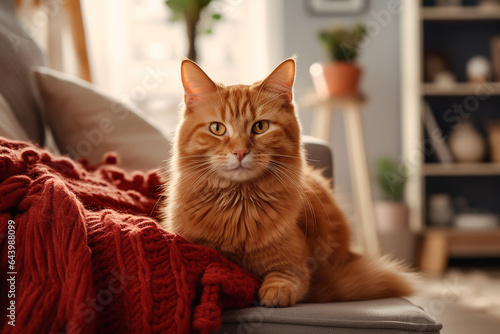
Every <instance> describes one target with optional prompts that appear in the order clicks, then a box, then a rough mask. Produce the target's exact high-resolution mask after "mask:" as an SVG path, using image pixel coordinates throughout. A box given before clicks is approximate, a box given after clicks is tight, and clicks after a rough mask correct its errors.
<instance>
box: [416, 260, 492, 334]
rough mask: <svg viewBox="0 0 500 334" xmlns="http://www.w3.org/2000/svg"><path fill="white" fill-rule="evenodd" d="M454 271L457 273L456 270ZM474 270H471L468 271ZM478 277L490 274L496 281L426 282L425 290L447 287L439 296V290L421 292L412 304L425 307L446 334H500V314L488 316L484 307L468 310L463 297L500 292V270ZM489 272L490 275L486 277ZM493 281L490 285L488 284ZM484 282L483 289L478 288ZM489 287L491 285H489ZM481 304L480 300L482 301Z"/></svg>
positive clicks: (451, 279) (443, 280)
mask: <svg viewBox="0 0 500 334" xmlns="http://www.w3.org/2000/svg"><path fill="white" fill-rule="evenodd" d="M452 270H457V269H456V268H452ZM467 270H470V269H467ZM473 272H475V273H476V278H477V276H481V275H488V276H490V277H492V279H493V280H479V281H480V282H478V280H477V279H474V278H471V279H470V280H468V279H467V278H466V279H463V278H459V279H456V278H453V276H451V277H452V278H450V276H443V278H441V279H432V280H426V282H427V283H428V284H424V286H423V289H426V288H427V289H429V290H432V289H435V288H436V286H439V285H441V287H444V288H443V289H442V291H440V292H439V293H438V292H437V291H435V290H434V291H421V293H420V294H418V295H417V296H415V297H412V298H410V299H411V300H412V302H414V303H415V304H417V305H419V306H421V307H423V308H424V309H425V310H426V311H427V313H428V314H429V315H431V316H432V317H433V318H434V319H436V320H437V321H439V322H441V323H442V324H443V329H442V330H441V333H442V334H470V333H477V334H498V333H500V331H499V328H500V313H496V314H495V313H488V312H486V311H484V310H481V308H473V307H472V308H471V307H466V306H465V305H464V303H463V300H462V299H463V298H462V299H461V296H460V294H462V293H463V294H467V293H470V292H471V290H474V289H475V288H480V289H486V290H488V289H490V290H491V289H495V290H496V289H498V285H500V268H499V269H493V270H492V269H491V268H489V269H488V271H484V272H483V271H477V270H476V269H473ZM486 273H487V274H486ZM485 282H489V283H485ZM478 283H480V284H481V286H474V284H478ZM488 285H489V286H488ZM499 293H500V291H499ZM478 302H480V300H478Z"/></svg>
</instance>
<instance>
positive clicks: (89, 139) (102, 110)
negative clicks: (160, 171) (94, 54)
mask: <svg viewBox="0 0 500 334" xmlns="http://www.w3.org/2000/svg"><path fill="white" fill-rule="evenodd" d="M35 78H36V82H37V84H38V87H39V90H40V94H41V97H42V101H43V104H44V106H45V113H46V115H47V118H48V121H49V124H50V127H51V129H52V132H53V133H54V137H55V140H56V142H57V144H58V146H59V149H60V151H61V152H62V153H64V154H69V155H70V156H72V157H74V158H78V157H85V158H87V159H88V160H89V162H90V163H91V164H96V163H99V162H100V161H102V158H103V155H104V154H105V153H106V152H109V151H114V152H117V153H118V155H119V157H120V162H121V163H120V166H121V167H123V168H125V169H129V170H136V169H153V168H158V167H161V166H163V165H164V164H165V161H166V160H167V158H168V156H169V153H170V143H169V140H168V139H167V137H166V136H165V135H164V134H163V133H162V132H161V130H159V129H158V128H157V127H155V126H154V125H153V124H151V123H150V122H149V121H148V120H147V119H146V116H145V115H144V114H143V113H142V112H141V111H140V110H138V109H136V108H134V107H132V106H126V105H124V104H123V103H121V102H119V101H118V100H115V99H113V98H111V97H109V96H106V95H105V94H103V93H101V92H99V91H98V90H97V89H96V88H95V86H93V85H92V84H90V83H88V82H86V81H83V80H80V79H78V78H74V77H72V76H69V75H67V74H64V73H61V72H58V71H55V70H52V69H49V68H46V67H38V68H37V69H36V70H35Z"/></svg>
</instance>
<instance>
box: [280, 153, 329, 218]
mask: <svg viewBox="0 0 500 334" xmlns="http://www.w3.org/2000/svg"><path fill="white" fill-rule="evenodd" d="M283 164H286V163H283ZM287 168H289V169H290V172H291V173H294V174H295V175H297V176H299V177H304V176H305V177H307V178H308V179H309V180H310V182H311V183H312V184H313V185H315V186H316V188H318V189H319V190H320V191H321V192H323V193H324V194H326V195H327V196H331V194H330V193H328V192H327V191H326V190H324V189H323V187H321V186H320V185H318V184H317V183H316V182H315V181H314V180H313V179H312V178H311V177H309V176H308V175H307V174H305V173H303V172H302V170H297V169H296V168H295V166H292V165H288V166H287ZM308 187H309V190H311V192H312V193H313V194H314V196H315V197H316V198H317V199H318V202H319V203H320V204H321V207H322V208H323V211H324V212H325V216H326V218H327V219H328V223H329V224H331V221H330V216H329V215H328V212H327V211H326V208H325V206H324V205H323V201H322V200H321V199H320V198H319V197H318V195H317V194H316V193H315V192H314V190H313V189H312V188H311V186H308Z"/></svg>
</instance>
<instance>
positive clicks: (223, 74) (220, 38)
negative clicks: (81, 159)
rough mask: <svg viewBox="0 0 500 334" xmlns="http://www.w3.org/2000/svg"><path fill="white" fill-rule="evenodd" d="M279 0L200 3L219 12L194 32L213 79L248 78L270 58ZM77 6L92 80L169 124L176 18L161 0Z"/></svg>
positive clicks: (175, 81) (173, 110)
mask: <svg viewBox="0 0 500 334" xmlns="http://www.w3.org/2000/svg"><path fill="white" fill-rule="evenodd" d="M281 1H282V0H273V1H266V0H215V1H212V3H211V4H210V6H211V8H209V9H208V11H211V12H218V13H221V14H222V17H223V19H222V20H221V21H219V22H215V24H214V25H213V29H212V30H213V31H212V33H211V34H209V35H200V36H199V37H198V40H197V43H198V44H197V46H198V58H199V59H198V62H199V64H200V65H201V66H202V67H203V68H204V69H205V70H206V72H207V73H208V74H209V75H210V76H211V77H212V78H213V79H214V80H215V81H219V82H223V83H225V84H235V83H251V82H253V81H256V80H260V79H262V78H263V77H264V76H265V75H266V74H267V73H268V72H269V71H270V70H271V69H272V68H273V67H274V66H275V65H276V62H277V59H280V58H281V57H282V49H281V39H280V35H281V31H280V29H281V26H282V25H281V23H280V22H281V20H280V14H281V13H280V8H281V7H280V3H281ZM82 6H83V12H84V20H85V26H86V33H87V44H88V46H89V53H90V61H91V69H92V75H93V80H94V82H95V83H96V84H97V85H98V86H100V87H101V88H102V89H104V90H105V91H106V92H108V93H110V94H112V95H114V96H116V97H118V98H120V99H121V100H124V101H126V102H129V103H132V104H136V105H138V106H139V107H140V108H141V109H142V110H143V111H144V112H146V113H147V114H149V115H150V116H152V117H153V118H155V119H157V120H158V121H159V125H160V126H162V128H163V129H164V130H165V131H166V132H171V131H172V130H173V129H174V128H175V126H176V123H177V111H178V109H179V103H180V102H181V101H182V85H181V82H180V73H179V65H180V60H181V59H182V57H184V56H185V55H186V54H187V38H186V32H185V28H184V24H183V22H176V23H172V22H169V20H168V18H169V16H170V12H169V10H168V8H167V6H166V5H165V2H164V0H125V1H124V0H86V1H82Z"/></svg>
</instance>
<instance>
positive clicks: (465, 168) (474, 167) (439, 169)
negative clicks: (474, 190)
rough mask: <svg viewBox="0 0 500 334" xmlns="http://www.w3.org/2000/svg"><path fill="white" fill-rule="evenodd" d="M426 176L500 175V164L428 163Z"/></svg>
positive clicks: (425, 171) (424, 170)
mask: <svg viewBox="0 0 500 334" xmlns="http://www.w3.org/2000/svg"><path fill="white" fill-rule="evenodd" d="M423 172H424V175H426V176H488V175H494V176H496V175H500V164H495V163H469V164H458V163H450V164H442V163H426V164H425V165H424V169H423Z"/></svg>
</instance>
